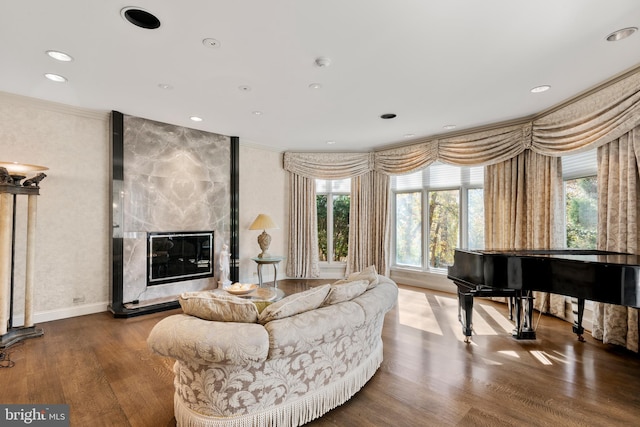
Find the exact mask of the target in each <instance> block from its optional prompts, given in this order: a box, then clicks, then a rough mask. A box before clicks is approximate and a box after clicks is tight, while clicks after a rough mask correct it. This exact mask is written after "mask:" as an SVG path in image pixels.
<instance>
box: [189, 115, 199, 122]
mask: <svg viewBox="0 0 640 427" xmlns="http://www.w3.org/2000/svg"><path fill="white" fill-rule="evenodd" d="M189 118H190V119H191V120H192V121H194V122H201V121H202V117H198V116H191V117H189Z"/></svg>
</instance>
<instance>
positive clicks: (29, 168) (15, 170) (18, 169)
mask: <svg viewBox="0 0 640 427" xmlns="http://www.w3.org/2000/svg"><path fill="white" fill-rule="evenodd" d="M0 168H5V169H6V170H7V172H9V174H11V175H15V174H23V173H27V172H38V171H46V170H47V169H49V168H48V167H46V166H38V165H28V164H25V163H18V162H0Z"/></svg>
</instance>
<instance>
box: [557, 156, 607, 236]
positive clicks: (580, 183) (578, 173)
mask: <svg viewBox="0 0 640 427" xmlns="http://www.w3.org/2000/svg"><path fill="white" fill-rule="evenodd" d="M596 173H597V160H596V150H590V151H586V152H584V153H578V154H573V155H570V156H564V157H562V178H563V180H564V200H565V225H566V246H567V248H569V249H596V248H597V238H598V179H597V177H596Z"/></svg>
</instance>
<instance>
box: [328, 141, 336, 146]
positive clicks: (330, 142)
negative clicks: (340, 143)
mask: <svg viewBox="0 0 640 427" xmlns="http://www.w3.org/2000/svg"><path fill="white" fill-rule="evenodd" d="M335 143H336V142H335V141H327V144H329V145H333V144H335Z"/></svg>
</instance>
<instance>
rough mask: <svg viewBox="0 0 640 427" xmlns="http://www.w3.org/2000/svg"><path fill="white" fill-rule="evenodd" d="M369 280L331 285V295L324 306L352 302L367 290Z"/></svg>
mask: <svg viewBox="0 0 640 427" xmlns="http://www.w3.org/2000/svg"><path fill="white" fill-rule="evenodd" d="M368 286H369V281H368V280H356V281H354V282H345V283H337V282H336V283H334V284H333V285H331V290H330V291H329V295H327V298H326V299H325V300H324V303H322V305H331V304H338V303H339V302H343V301H350V300H352V299H354V298H355V297H357V296H360V295H362V294H363V293H364V291H366V290H367V287H368Z"/></svg>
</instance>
